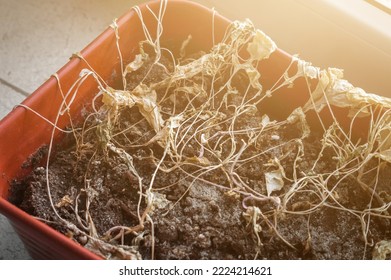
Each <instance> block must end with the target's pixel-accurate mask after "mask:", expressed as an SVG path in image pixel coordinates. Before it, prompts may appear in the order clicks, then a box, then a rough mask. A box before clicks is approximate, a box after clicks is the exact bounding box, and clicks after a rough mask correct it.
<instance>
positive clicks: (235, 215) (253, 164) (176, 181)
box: [10, 61, 391, 259]
mask: <svg viewBox="0 0 391 280" xmlns="http://www.w3.org/2000/svg"><path fill="white" fill-rule="evenodd" d="M166 62H167V61H166ZM167 63H168V62H167ZM150 65H151V64H149V66H150ZM155 68H156V69H155V70H153V71H152V72H155V75H152V76H149V77H148V78H147V79H146V80H145V79H144V77H145V76H146V70H145V69H140V70H139V71H138V72H137V73H135V74H134V75H133V76H132V77H128V79H129V84H128V85H129V86H128V89H133V88H134V87H136V86H137V85H138V83H139V81H140V80H141V79H144V82H145V83H151V82H156V81H158V80H160V79H161V78H162V77H164V75H165V72H164V71H163V70H162V69H159V68H158V67H157V66H156V67H155ZM241 79H242V78H241V77H238V83H241V82H243V81H241ZM158 95H159V96H163V95H164V90H161V92H158ZM249 96H250V94H249ZM178 98H179V97H178ZM194 102H197V100H195V101H194ZM228 102H231V104H235V102H236V101H235V98H232V100H229V101H228ZM201 103H202V100H199V104H201ZM178 104H186V102H185V101H183V102H182V103H179V102H178ZM195 104H196V103H195ZM171 105H172V104H170V103H169V101H165V103H164V102H162V104H161V107H162V111H163V112H167V115H168V114H169V112H170V111H171V110H172V109H171V108H170V106H171ZM182 109H183V108H178V107H177V108H176V110H178V111H180V110H182ZM230 110H231V108H230V107H229V106H228V107H227V109H225V111H224V113H225V114H227V115H229V114H232V111H230ZM120 120H121V121H120V122H119V123H120V125H119V127H118V129H117V131H122V130H124V128H125V127H127V126H129V120H132V123H138V125H137V126H136V127H135V128H134V129H133V130H132V131H129V132H128V133H126V134H122V135H120V136H118V137H117V138H116V139H115V141H116V143H117V144H118V146H119V147H121V148H123V149H125V150H126V151H127V152H128V153H129V154H131V155H132V157H133V160H134V165H135V166H136V168H137V171H138V173H139V174H140V176H141V177H142V178H143V186H142V187H143V192H145V190H146V189H147V187H148V186H149V184H150V178H151V175H152V172H153V171H154V169H155V166H156V161H155V160H154V158H160V157H161V155H162V153H163V149H162V148H161V147H160V146H159V145H157V144H156V143H154V144H151V145H149V146H146V147H143V146H137V147H136V146H135V145H141V144H144V143H147V142H148V141H149V140H151V139H152V137H153V135H154V133H153V131H151V129H150V127H149V126H148V124H147V122H146V121H145V120H143V118H142V116H141V114H140V113H139V112H138V110H137V108H132V109H125V110H123V111H122V112H121V114H120ZM260 122H261V115H246V116H244V117H243V118H242V119H241V120H240V121H239V122H238V125H237V129H238V130H239V129H241V128H246V127H247V128H248V127H250V128H251V127H256V126H258V125H259V123H260ZM97 123H99V122H98V121H97V120H91V125H92V127H93V126H94V125H97ZM222 126H223V125H222ZM224 129H225V128H224V127H216V128H214V130H215V131H214V132H217V131H219V130H223V131H224ZM211 134H213V131H212V133H211ZM299 134H300V133H299V129H298V127H296V126H295V125H290V126H286V125H285V126H283V127H281V128H280V129H279V130H269V131H267V132H265V133H264V134H263V135H262V137H261V138H260V139H259V142H258V143H257V146H258V147H262V149H263V150H267V149H268V148H270V147H274V146H277V147H278V148H275V149H271V150H270V151H268V152H265V153H264V154H262V155H260V156H258V157H257V158H255V159H254V160H252V161H249V162H247V163H243V164H242V165H241V166H240V167H239V168H238V169H237V172H238V173H240V175H241V177H242V178H244V180H245V181H246V184H247V185H249V186H251V187H252V188H253V189H254V190H256V191H257V192H260V193H266V187H265V178H264V173H265V172H267V171H268V169H269V167H268V165H267V163H268V162H270V161H271V160H273V159H274V158H275V157H280V156H281V155H283V154H288V156H287V157H285V158H284V159H283V160H282V161H281V164H283V166H284V168H285V171H286V173H287V174H286V175H287V177H291V176H292V173H293V167H292V166H293V162H294V159H295V156H296V154H297V150H298V145H297V144H296V142H294V141H291V142H289V140H291V139H294V138H297V137H298V136H299ZM94 135H96V133H95V132H92V133H90V135H86V136H85V137H86V139H85V141H84V143H80V142H78V146H76V143H75V141H74V137H73V135H71V136H67V138H66V139H65V140H64V143H65V144H64V143H63V144H60V145H59V146H58V147H57V148H56V151H55V158H54V159H53V160H52V161H51V165H50V168H49V179H50V190H51V196H52V200H53V203H54V205H55V208H56V210H57V211H58V213H59V214H60V216H61V217H62V218H63V219H66V220H69V221H71V222H72V223H74V224H76V225H78V224H80V223H79V222H78V220H77V217H76V215H75V206H76V205H75V203H76V202H77V204H78V205H77V206H78V211H79V215H80V216H81V217H83V214H85V211H86V209H87V207H89V212H90V215H91V217H92V220H93V221H94V225H95V228H96V231H97V234H98V235H99V236H104V234H105V233H106V232H107V231H108V230H110V229H111V228H113V227H115V226H118V225H123V226H128V227H133V226H136V225H137V224H138V214H137V205H138V202H139V185H138V181H137V178H135V176H134V175H133V174H132V173H131V172H129V168H128V167H127V166H126V164H125V163H124V162H123V161H122V160H121V159H120V158H119V157H118V156H116V155H114V154H113V153H111V152H110V151H107V150H104V149H100V148H91V147H97V146H99V143H98V140H94ZM277 136H278V137H277ZM243 137H245V136H243ZM320 137H321V135H318V134H316V133H313V134H311V135H310V136H309V137H308V138H306V139H305V140H303V142H304V146H305V157H304V158H303V160H302V161H300V170H301V171H302V172H307V171H308V170H309V169H310V167H311V166H312V164H313V162H314V161H315V160H316V158H317V156H318V154H319V151H320V149H321V140H320ZM95 138H96V137H95ZM89 141H91V142H89ZM88 143H90V144H88ZM129 143H131V145H130V144H129ZM284 143H285V144H284ZM286 143H288V144H286ZM211 146H212V145H211ZM227 148H228V147H227ZM224 149H225V146H224V145H223V152H225V153H228V151H225V150H224ZM257 149H258V148H256V147H254V148H252V149H248V150H246V151H245V152H244V153H243V157H244V158H246V157H249V156H250V155H251V153H257V152H258V153H259V150H257ZM288 151H290V153H288ZM44 152H45V149H41V150H40V151H39V152H38V153H37V155H36V158H35V157H34V156H32V157H30V158H29V160H28V163H26V165H29V166H32V167H33V172H32V173H31V175H30V176H28V177H27V178H25V179H23V180H21V181H17V182H14V183H13V186H12V188H11V197H10V201H12V202H13V203H14V204H16V205H17V206H19V207H20V208H21V209H23V210H25V211H26V212H28V213H30V214H31V215H34V216H36V217H38V218H40V219H42V220H44V221H45V222H47V223H48V224H50V225H51V226H53V227H54V228H56V229H58V230H59V231H61V232H63V233H64V234H66V235H68V236H69V237H70V238H73V239H74V240H76V241H78V242H80V243H82V244H85V243H86V242H87V241H86V240H85V239H83V238H82V237H81V236H80V235H78V234H77V233H74V232H70V231H69V229H68V228H66V227H64V224H63V223H61V221H60V220H59V219H58V217H57V216H56V215H55V213H54V211H53V209H52V207H51V205H50V202H49V199H48V193H47V186H46V176H45V168H44V167H43V166H41V165H40V159H41V158H43V157H44V155H43V154H44ZM199 152H200V150H199V145H198V144H197V143H196V142H194V143H193V142H189V143H188V146H187V147H186V148H184V151H183V154H184V155H185V156H186V157H188V158H192V157H194V156H195V155H197V154H199ZM209 156H210V158H211V159H212V160H213V156H212V155H209ZM322 160H323V162H324V163H323V164H320V165H319V166H320V167H319V168H322V169H323V170H317V171H318V172H321V173H322V172H327V171H328V170H331V169H332V167H333V166H335V162H334V160H333V159H332V153H331V151H327V150H326V151H325V153H324V156H323V158H322ZM168 167H170V165H169V163H167V168H168ZM194 168H195V167H194V166H192V165H188V166H184V167H183V169H184V170H178V169H174V170H173V171H172V172H168V173H165V172H158V173H157V178H156V180H155V183H154V185H153V193H154V195H155V200H156V201H157V203H156V204H155V205H154V209H153V211H152V212H151V213H150V217H151V219H152V220H153V228H152V226H151V224H150V223H148V224H147V225H146V226H145V230H144V232H143V234H139V235H138V236H137V237H136V236H135V235H134V234H128V235H125V236H124V239H123V241H124V244H125V245H129V246H136V247H137V249H138V251H139V252H140V253H141V255H142V258H143V259H150V258H151V254H152V252H151V248H152V242H154V250H155V258H157V259H254V258H258V259H362V258H366V259H369V258H371V254H372V249H373V246H371V245H369V246H367V248H366V250H365V242H364V238H363V233H362V226H361V222H360V220H359V218H358V217H357V216H354V215H352V214H350V213H349V212H347V211H340V210H337V209H333V208H332V207H326V206H324V207H319V208H318V210H317V211H315V212H313V213H311V214H309V215H297V214H286V213H284V214H283V213H278V212H273V211H272V209H273V207H272V205H269V204H267V203H266V204H265V203H260V202H259V201H256V200H253V201H252V200H251V199H250V200H248V201H247V202H246V205H243V203H242V201H243V197H241V195H240V194H238V193H235V192H233V191H230V187H229V186H230V185H229V182H228V181H227V177H226V176H225V175H224V174H223V172H222V171H220V170H216V171H214V172H209V173H207V174H205V175H203V176H201V177H199V178H200V179H199V180H194V179H193V178H192V177H189V176H186V174H187V173H192V172H196V170H195V169H194ZM86 170H87V171H86ZM184 171H185V172H184ZM389 171H390V166H386V168H383V169H382V171H381V173H380V180H379V182H380V184H382V185H379V186H378V188H379V189H383V190H388V194H389V183H390V179H391V178H390V172H389ZM194 174H195V173H194ZM208 182H213V183H215V184H214V185H213V184H211V183H208ZM285 183H286V186H289V182H285ZM86 186H87V187H86ZM332 187H333V186H332V184H331V185H330V186H329V188H332ZM344 187H345V189H343V188H342V187H339V189H343V190H342V191H341V192H340V193H339V198H340V202H341V203H343V204H344V205H345V206H346V207H349V208H353V209H358V210H360V209H361V210H362V209H365V208H366V206H367V204H368V203H369V200H370V196H369V194H368V193H366V192H365V191H364V190H363V189H362V188H361V187H360V186H359V185H358V184H357V182H356V181H355V180H354V178H352V179H351V180H345V181H344ZM284 191H286V189H284V190H282V191H280V193H278V192H277V193H276V194H277V195H278V194H282V193H283V192H284ZM305 196H308V197H307V199H306V197H305ZM299 198H301V200H300V201H301V202H300V203H297V204H296V205H293V203H292V205H289V206H290V208H291V209H293V208H294V209H295V210H300V209H303V210H305V209H307V208H309V205H310V204H311V202H313V201H314V200H316V199H315V198H313V197H311V195H307V194H303V195H302V196H299ZM87 200H89V201H90V204H89V205H88V206H87ZM302 201H307V204H306V203H303V202H302ZM330 205H331V206H332V204H330ZM250 206H254V207H255V206H256V207H259V208H260V209H261V210H262V212H263V213H265V215H267V217H268V219H269V221H271V222H272V223H274V218H275V219H276V220H275V221H277V223H276V224H275V225H276V229H277V230H278V232H279V234H280V236H282V237H283V238H284V239H285V240H286V241H288V242H289V243H290V244H291V245H292V246H293V247H294V248H291V247H289V246H288V245H287V244H286V243H285V242H284V241H283V240H282V239H281V238H280V237H279V236H277V234H276V233H275V231H274V230H273V228H272V227H271V226H270V225H268V224H267V223H266V222H265V221H262V220H259V221H258V222H259V225H260V226H261V227H262V231H261V232H260V233H259V237H260V241H261V244H259V243H258V241H257V236H256V235H255V234H254V229H253V225H251V224H249V223H248V222H247V220H246V219H245V218H244V215H243V213H245V212H246V209H245V207H250ZM145 207H146V203H145V199H142V200H141V210H143V209H145ZM152 230H153V231H152ZM86 232H87V230H86ZM389 239H391V227H390V225H389V221H388V220H384V219H380V218H375V217H373V218H372V219H371V222H370V231H369V233H368V240H369V241H370V242H371V244H373V245H374V244H376V243H377V242H378V241H381V240H389ZM119 242H120V241H119V240H117V241H111V243H112V244H117V243H119Z"/></svg>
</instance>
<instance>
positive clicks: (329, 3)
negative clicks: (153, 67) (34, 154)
mask: <svg viewBox="0 0 391 280" xmlns="http://www.w3.org/2000/svg"><path fill="white" fill-rule="evenodd" d="M194 1H195V2H199V3H201V4H204V5H205V6H207V7H210V8H211V7H213V6H214V7H215V8H216V10H217V11H218V12H219V13H220V14H222V15H224V16H226V17H228V18H231V19H244V18H245V17H249V18H251V19H252V20H253V22H254V23H255V25H256V26H257V27H259V28H261V29H262V30H264V31H265V32H266V33H267V34H269V35H270V36H271V37H272V38H273V39H274V40H275V41H276V43H277V45H278V46H279V47H281V48H282V49H284V50H286V51H288V52H289V53H292V54H296V53H299V54H300V55H301V57H302V58H304V59H306V60H309V61H312V62H313V63H314V65H317V66H321V67H327V66H336V67H341V68H344V69H345V76H346V77H347V78H348V79H349V80H350V81H351V82H353V83H354V84H356V85H360V86H361V87H363V88H364V89H366V90H367V91H369V92H376V93H379V94H383V95H388V96H390V97H391V83H390V82H389V80H390V79H389V75H390V73H391V28H388V27H391V16H389V15H388V14H385V13H382V12H381V11H378V10H377V9H375V8H374V7H372V6H370V5H369V4H368V3H367V2H365V1H361V0H344V1H339V0H316V1H313V0H273V1H272V0H240V1H237V0H194ZM142 2H145V1H143V0H112V1H109V0H83V1H81V0H66V1H65V0H16V1H10V0H0V119H1V118H2V117H4V116H5V115H6V114H7V113H8V112H9V111H11V110H12V108H13V107H14V106H15V105H16V104H18V103H20V102H21V101H22V100H23V99H24V98H26V96H28V95H29V94H30V93H32V92H33V91H34V90H35V89H36V88H37V87H39V86H40V85H41V84H42V83H43V82H44V81H45V80H46V79H48V78H49V77H50V75H51V74H53V73H55V72H56V71H57V70H58V69H59V68H60V67H61V66H62V65H64V64H65V63H66V62H67V61H68V58H69V57H70V56H71V55H72V53H75V52H77V51H80V50H81V49H82V48H83V47H84V46H86V45H87V44H88V43H89V42H91V41H92V40H93V39H94V38H95V37H96V36H97V35H98V34H100V33H101V32H102V31H103V30H104V29H105V28H106V27H107V26H108V25H109V24H110V23H111V22H112V19H114V18H116V17H119V16H120V15H122V14H123V13H124V12H125V11H127V10H128V9H130V8H131V7H132V6H133V5H137V4H139V3H142ZM344 5H345V7H343V6H344ZM353 6H354V7H356V6H357V9H354V7H353ZM346 7H347V8H346ZM343 8H345V10H346V11H347V12H348V15H347V14H345V13H341V9H342V10H343ZM333 9H334V10H333ZM336 11H337V12H336ZM0 172H1V170H0ZM26 258H29V256H28V254H27V253H26V251H25V250H24V247H23V245H22V244H21V242H20V241H19V239H18V237H17V236H16V234H15V233H14V232H13V230H12V228H11V227H10V225H9V223H8V222H7V221H6V219H5V218H4V217H3V216H1V215H0V260H1V259H26Z"/></svg>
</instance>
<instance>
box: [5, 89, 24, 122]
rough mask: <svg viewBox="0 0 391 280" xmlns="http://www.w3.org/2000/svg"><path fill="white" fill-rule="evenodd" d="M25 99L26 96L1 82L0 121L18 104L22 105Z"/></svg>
mask: <svg viewBox="0 0 391 280" xmlns="http://www.w3.org/2000/svg"><path fill="white" fill-rule="evenodd" d="M25 98H26V96H24V95H23V94H21V93H19V92H17V91H16V90H14V89H12V88H11V87H9V86H7V85H4V84H3V83H1V81H0V119H2V118H3V117H4V116H5V115H6V114H8V113H9V112H10V111H11V110H12V109H13V107H14V106H15V105H16V104H18V103H20V102H21V101H23V99H25Z"/></svg>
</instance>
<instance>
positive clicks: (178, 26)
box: [0, 0, 308, 259]
mask: <svg viewBox="0 0 391 280" xmlns="http://www.w3.org/2000/svg"><path fill="white" fill-rule="evenodd" d="M148 5H149V7H150V8H151V9H152V10H153V11H154V12H155V13H157V11H158V10H159V7H160V2H151V3H148ZM140 9H141V11H142V13H143V17H144V21H145V23H146V25H147V28H148V30H150V31H152V35H153V36H154V34H153V31H154V30H155V31H156V23H157V22H156V19H155V18H154V17H153V16H152V15H151V13H150V12H149V11H148V10H147V8H146V5H142V6H140ZM229 23H230V21H229V20H227V19H225V18H223V17H221V16H219V15H218V14H215V13H214V12H212V11H211V10H209V9H207V8H204V7H202V6H200V5H198V4H195V3H192V2H186V1H175V0H174V1H169V2H168V5H167V10H166V13H165V15H164V20H163V26H164V33H163V36H162V38H161V41H162V42H164V44H165V45H166V46H168V47H169V48H170V49H172V50H173V51H174V52H175V50H176V51H178V50H179V48H180V46H181V43H182V42H183V41H184V40H185V39H186V38H187V37H188V35H189V34H191V35H192V38H193V39H192V43H193V44H195V46H196V48H198V49H205V50H208V49H209V48H210V47H211V46H212V43H213V40H215V42H218V41H219V40H221V39H222V37H223V35H224V32H225V30H226V28H227V26H228V25H229ZM213 25H214V26H213ZM118 26H119V36H120V41H119V43H120V48H121V51H122V55H123V57H124V59H125V60H126V61H131V60H132V59H133V58H134V56H135V54H137V53H136V52H137V51H138V46H139V45H138V43H139V41H141V40H143V39H145V37H144V33H143V29H142V26H141V22H140V19H139V17H138V15H137V14H136V12H135V11H134V10H130V11H129V12H127V13H126V14H125V15H124V16H122V17H121V18H120V19H119V20H118ZM81 53H82V56H83V57H84V58H85V59H86V61H88V63H89V64H90V65H91V66H92V68H93V69H94V70H95V71H96V72H97V73H98V74H99V75H100V76H101V77H102V78H103V79H104V80H105V81H106V82H107V83H108V84H109V85H113V84H115V83H116V82H118V80H119V79H120V77H119V75H117V74H118V73H120V61H119V58H118V51H117V47H116V40H115V34H114V30H113V29H112V28H108V29H107V30H106V31H104V32H103V33H102V34H101V35H100V36H99V37H98V38H97V39H95V40H94V41H93V42H92V43H91V44H90V45H88V46H87V47H86V48H85V49H84V50H83V51H82V52H81ZM290 61H291V56H289V55H287V54H286V53H284V52H283V51H281V50H277V51H276V52H274V53H273V54H272V56H271V57H270V59H268V60H265V61H262V63H261V66H260V67H262V81H261V82H262V83H263V85H264V87H265V88H268V86H271V85H273V84H274V83H275V82H276V81H277V80H278V78H279V77H280V76H281V74H282V73H283V72H284V71H285V69H286V68H287V66H288V65H289V63H290ZM84 68H87V69H88V68H89V67H88V65H86V63H85V62H83V60H81V59H80V58H77V57H75V58H72V59H71V60H70V61H69V62H68V63H67V64H66V65H65V66H64V67H63V68H61V69H60V70H59V71H58V73H57V74H58V77H59V80H60V83H61V86H62V90H63V92H67V91H68V89H69V88H70V87H71V86H72V84H73V83H74V81H75V80H76V79H77V78H78V77H79V74H80V72H81V70H82V69H84ZM293 70H294V69H293ZM97 91H98V90H97V85H96V82H95V81H94V79H92V78H91V79H90V78H89V79H88V80H87V82H85V83H84V84H83V85H82V86H81V87H80V89H79V93H78V95H77V97H76V99H75V100H74V102H73V105H72V110H71V114H72V116H73V117H74V118H79V116H80V111H81V109H82V108H83V106H85V104H86V103H88V102H89V101H91V99H92V98H93V97H94V95H95V94H96V93H97ZM307 99H308V89H307V88H306V86H305V83H304V82H303V81H302V82H298V83H295V86H294V87H293V88H291V89H288V88H287V89H284V90H281V91H280V92H279V93H278V94H277V95H276V96H274V97H273V98H270V100H268V102H267V103H265V105H264V106H265V108H264V109H265V110H266V111H268V113H270V114H271V115H273V116H274V117H276V118H278V117H286V116H287V114H289V112H291V110H290V109H292V108H296V107H297V106H299V105H303V104H304V103H305V101H306V100H307ZM61 102H62V95H61V92H60V90H59V87H58V83H57V80H56V78H54V77H52V78H50V79H49V80H48V81H47V82H46V83H44V84H43V85H42V86H41V87H40V88H38V89H37V90H36V91H35V92H34V93H33V94H32V95H31V96H29V97H28V98H27V99H26V100H25V101H24V102H23V104H24V105H25V106H28V107H30V108H32V109H33V110H35V111H37V112H39V113H40V114H41V115H43V116H44V117H45V118H47V119H49V120H51V121H52V122H54V121H55V118H56V115H57V112H58V109H59V106H60V105H61ZM284 112H286V113H284ZM68 124H69V118H68V116H62V117H61V118H60V119H59V122H58V125H59V126H60V127H66V126H67V125H68ZM52 130H53V127H52V125H50V124H49V123H48V122H47V121H44V120H43V119H42V118H41V117H38V116H37V115H35V114H34V113H32V112H31V111H29V110H26V109H25V108H22V107H18V108H16V109H15V110H13V111H12V112H11V113H10V114H8V115H7V116H6V117H5V118H4V119H3V120H2V121H1V122H0V212H1V213H2V214H4V215H5V216H7V217H8V219H9V220H10V222H11V224H12V225H13V226H14V228H15V229H16V231H17V233H18V234H19V235H20V237H21V239H22V241H23V242H24V243H25V245H26V247H27V249H28V251H29V252H30V254H31V256H32V257H34V258H37V259H99V257H98V256H96V255H95V254H93V253H91V252H89V251H88V250H86V249H85V248H84V247H82V246H80V245H78V244H77V243H75V242H74V241H72V240H70V239H69V238H67V237H65V236H64V235H62V234H60V233H59V232H57V231H55V230H53V229H52V228H50V227H49V226H47V225H46V224H44V223H42V222H40V221H38V220H36V219H35V218H33V217H32V216H30V215H29V214H27V213H25V212H23V211H22V210H20V209H18V208H17V207H15V206H14V205H12V204H11V203H9V202H8V201H7V196H8V192H9V186H10V182H11V181H12V180H13V179H15V178H20V177H23V176H25V175H26V174H28V172H30V171H31V170H28V169H23V168H22V165H23V163H24V162H25V161H26V160H27V158H28V157H29V155H31V154H32V153H34V152H36V151H37V150H38V149H39V148H40V147H41V146H43V145H45V144H48V143H49V140H50V137H51V134H52ZM59 136H61V135H60V133H59V132H56V139H59V138H60V137H59Z"/></svg>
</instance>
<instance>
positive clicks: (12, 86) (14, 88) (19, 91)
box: [0, 78, 30, 97]
mask: <svg viewBox="0 0 391 280" xmlns="http://www.w3.org/2000/svg"><path fill="white" fill-rule="evenodd" d="M0 83H1V84H3V85H5V86H7V87H9V88H12V89H13V90H14V91H16V92H18V93H20V94H22V95H24V96H26V97H27V96H29V95H30V94H29V93H28V92H27V91H24V90H23V89H21V88H19V87H17V86H15V85H13V84H11V83H9V82H7V81H6V80H4V79H2V78H0Z"/></svg>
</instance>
